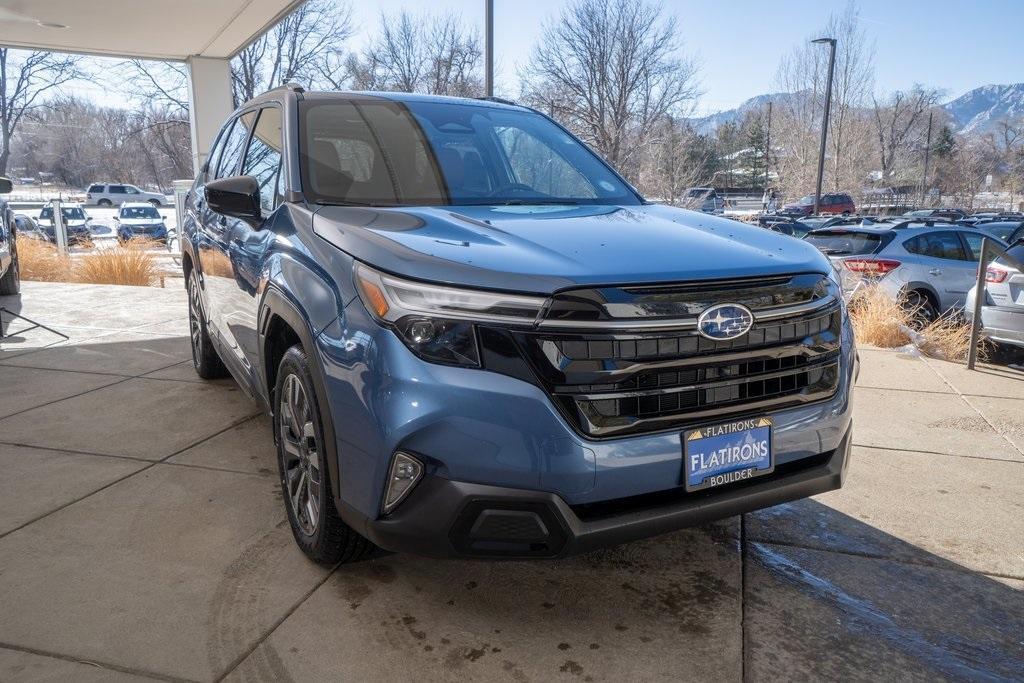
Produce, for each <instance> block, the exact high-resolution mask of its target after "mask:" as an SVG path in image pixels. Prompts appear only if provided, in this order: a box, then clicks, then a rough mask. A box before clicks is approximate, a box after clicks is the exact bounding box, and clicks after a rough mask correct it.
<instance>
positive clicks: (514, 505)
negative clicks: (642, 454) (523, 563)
mask: <svg viewBox="0 0 1024 683" xmlns="http://www.w3.org/2000/svg"><path fill="white" fill-rule="evenodd" d="M851 433H852V427H851V429H850V430H848V431H847V432H846V434H845V436H844V437H843V439H842V441H841V442H840V443H839V445H838V446H837V447H836V448H835V449H834V450H832V451H828V452H826V453H821V454H819V455H817V456H815V457H813V458H808V459H806V460H802V461H798V462H795V463H791V464H790V465H789V466H788V467H782V468H779V469H778V470H777V471H776V472H774V473H772V474H770V475H766V476H764V477H760V478H757V479H753V480H749V481H746V482H740V483H736V484H732V485H727V486H725V487H722V488H720V489H713V490H709V491H699V492H693V493H685V492H675V493H674V494H673V495H672V496H669V497H666V496H664V495H660V496H653V495H652V496H641V497H638V498H637V499H632V500H630V499H626V500H623V501H616V503H615V504H614V505H605V506H600V507H598V508H596V509H595V510H593V511H591V510H588V509H587V506H570V505H568V504H567V503H566V502H565V501H564V500H563V499H562V498H561V497H559V496H557V495H555V494H552V493H546V492H541V491H529V490H522V489H512V488H504V487H498V486H487V485H482V484H472V483H467V482H460V481H452V480H449V479H444V478H441V477H429V478H427V479H426V480H424V481H422V482H420V484H419V485H418V486H417V487H416V488H415V489H414V490H413V492H412V493H411V494H410V496H409V498H408V499H407V500H406V501H405V502H403V503H402V505H401V506H400V507H399V509H398V511H397V512H396V513H395V514H393V515H392V516H390V517H386V518H382V519H376V520H365V519H364V520H358V519H351V518H349V519H348V520H347V521H348V522H349V523H350V524H352V523H353V522H354V523H355V525H356V528H357V529H359V530H360V531H361V532H362V533H363V534H364V535H365V536H366V537H367V538H369V539H370V540H371V541H373V542H374V543H376V544H377V545H379V546H380V547H382V548H385V549H387V550H392V551H397V552H409V553H415V554H418V555H426V556H431V557H500V558H523V557H565V556H568V555H574V554H577V553H583V552H587V551H590V550H595V549H598V548H602V547H606V546H611V545H617V544H620V543H625V542H628V541H635V540H638V539H641V538H647V537H649V536H655V535H658V534H663V533H667V532H670V531H675V530H677V529H681V528H684V527H688V526H693V525H696V524H701V523H704V522H708V521H711V520H715V519H721V518H724V517H730V516H733V515H738V514H743V513H745V512H750V511H752V510H759V509H761V508H766V507H771V506H773V505H779V504H781V503H786V502H789V501H792V500H797V499H800V498H806V497H808V496H813V495H816V494H819V493H824V492H826V491H831V490H834V489H838V488H840V487H841V486H842V485H843V481H844V479H845V477H846V470H847V467H848V465H849V462H850V446H851Z"/></svg>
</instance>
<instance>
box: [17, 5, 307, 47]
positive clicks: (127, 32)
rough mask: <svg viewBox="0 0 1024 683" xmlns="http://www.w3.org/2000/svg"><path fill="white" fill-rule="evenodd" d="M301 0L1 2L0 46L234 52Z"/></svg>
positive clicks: (260, 33) (256, 36) (261, 32)
mask: <svg viewBox="0 0 1024 683" xmlns="http://www.w3.org/2000/svg"><path fill="white" fill-rule="evenodd" d="M301 3H302V0H0V45H4V46H7V47H22V48H28V49H39V50H53V51H58V52H77V53H83V54H95V55H109V56H114V57H138V58H142V59H172V60H185V59H188V58H189V57H213V58H224V57H229V58H230V57H232V56H234V55H235V53H237V52H238V51H240V50H241V49H242V48H244V47H245V46H246V45H248V44H249V43H250V42H252V41H253V40H255V39H256V38H258V37H259V36H260V35H262V34H263V33H264V32H265V31H266V30H267V29H268V28H270V27H271V26H273V25H274V24H275V23H277V22H278V21H279V20H280V19H281V18H282V17H284V16H285V15H286V14H288V13H289V12H291V11H292V10H293V9H295V7H297V6H298V5H300V4H301Z"/></svg>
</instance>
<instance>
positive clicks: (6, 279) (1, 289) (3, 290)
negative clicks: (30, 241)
mask: <svg viewBox="0 0 1024 683" xmlns="http://www.w3.org/2000/svg"><path fill="white" fill-rule="evenodd" d="M20 293H21V267H20V265H19V263H18V243H17V242H16V241H14V240H13V239H12V240H11V265H10V266H9V267H8V268H7V272H6V273H4V274H3V277H0V296H13V295H15V294H20Z"/></svg>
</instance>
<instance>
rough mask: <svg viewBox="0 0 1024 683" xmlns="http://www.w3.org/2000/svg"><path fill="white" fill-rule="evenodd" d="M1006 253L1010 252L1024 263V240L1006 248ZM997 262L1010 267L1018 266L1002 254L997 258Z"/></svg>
mask: <svg viewBox="0 0 1024 683" xmlns="http://www.w3.org/2000/svg"><path fill="white" fill-rule="evenodd" d="M1006 253H1007V254H1009V255H1010V256H1011V257H1012V258H1013V259H1015V260H1016V261H1017V262H1019V263H1021V264H1024V242H1020V243H1017V244H1013V245H1011V246H1010V248H1009V249H1007V250H1006ZM995 263H998V264H1001V265H1004V266H1006V267H1008V268H1016V267H1017V266H1016V265H1015V264H1012V263H1010V261H1009V259H1007V258H1006V257H1005V256H1000V257H999V258H997V259H996V260H995Z"/></svg>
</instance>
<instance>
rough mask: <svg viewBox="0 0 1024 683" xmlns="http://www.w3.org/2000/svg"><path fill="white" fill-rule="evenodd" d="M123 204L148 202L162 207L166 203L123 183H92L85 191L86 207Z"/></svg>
mask: <svg viewBox="0 0 1024 683" xmlns="http://www.w3.org/2000/svg"><path fill="white" fill-rule="evenodd" d="M124 202H149V203H150V204H152V205H153V206H162V205H164V204H166V203H167V197H166V196H164V195H162V194H160V193H158V192H145V191H144V190H140V189H139V188H137V187H135V186H134V185H125V184H123V183H121V184H117V185H114V184H110V183H93V184H92V185H90V186H89V189H88V190H86V191H85V204H86V206H120V205H121V204H123V203H124Z"/></svg>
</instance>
